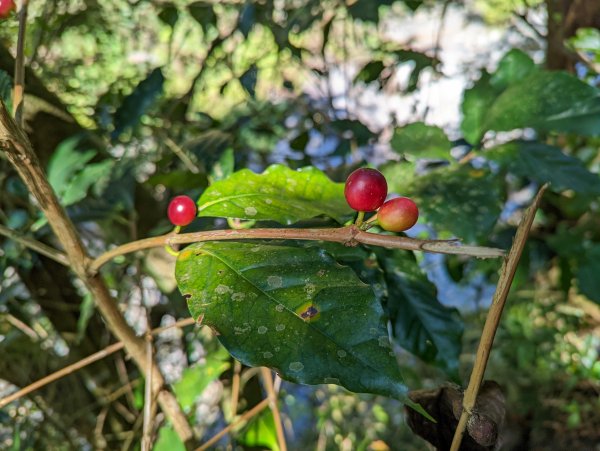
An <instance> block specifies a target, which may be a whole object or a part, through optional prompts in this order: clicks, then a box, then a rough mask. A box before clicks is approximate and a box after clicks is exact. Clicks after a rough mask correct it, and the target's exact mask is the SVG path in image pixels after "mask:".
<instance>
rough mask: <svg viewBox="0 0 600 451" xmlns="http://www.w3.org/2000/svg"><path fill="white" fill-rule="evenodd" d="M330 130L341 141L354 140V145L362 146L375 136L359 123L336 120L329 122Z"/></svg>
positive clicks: (350, 120) (348, 120)
mask: <svg viewBox="0 0 600 451" xmlns="http://www.w3.org/2000/svg"><path fill="white" fill-rule="evenodd" d="M330 125H331V128H332V129H333V130H335V131H336V133H338V135H339V136H340V137H341V138H343V139H354V140H355V141H356V145H358V146H364V145H367V144H368V143H369V141H370V140H371V139H372V138H373V137H374V136H375V135H374V133H373V132H372V131H371V130H369V128H368V127H367V126H366V125H365V124H363V123H362V122H360V121H357V120H352V119H338V120H335V121H332V122H331V124H330Z"/></svg>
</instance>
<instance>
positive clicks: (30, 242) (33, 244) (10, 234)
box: [0, 224, 69, 266]
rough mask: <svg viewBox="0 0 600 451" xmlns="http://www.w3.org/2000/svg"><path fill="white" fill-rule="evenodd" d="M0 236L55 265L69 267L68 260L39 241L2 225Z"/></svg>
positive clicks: (0, 225)
mask: <svg viewBox="0 0 600 451" xmlns="http://www.w3.org/2000/svg"><path fill="white" fill-rule="evenodd" d="M0 235H2V236H5V237H7V238H10V239H11V240H13V241H16V242H17V243H19V244H22V245H23V246H25V247H27V248H29V249H32V250H34V251H36V252H37V253H39V254H42V255H44V256H46V257H48V258H50V259H52V260H54V261H55V262H57V263H60V264H61V265H64V266H69V259H68V258H67V256H66V255H65V254H63V253H62V252H60V251H59V250H56V249H54V248H53V247H50V246H48V245H46V244H44V243H42V242H40V241H37V240H34V239H32V238H28V237H26V236H22V235H20V234H18V233H17V232H15V231H14V230H11V229H9V228H8V227H4V226H3V225H2V224H0Z"/></svg>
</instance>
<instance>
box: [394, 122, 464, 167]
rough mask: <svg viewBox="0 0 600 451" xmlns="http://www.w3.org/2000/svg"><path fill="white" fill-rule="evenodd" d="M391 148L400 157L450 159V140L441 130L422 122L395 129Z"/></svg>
mask: <svg viewBox="0 0 600 451" xmlns="http://www.w3.org/2000/svg"><path fill="white" fill-rule="evenodd" d="M391 146H392V149H393V150H394V151H395V152H397V153H399V154H401V155H411V156H413V157H415V158H445V159H448V158H449V157H450V149H451V147H452V145H451V143H450V140H449V139H448V137H447V136H446V134H445V133H444V131H443V130H442V129H441V128H439V127H435V126H433V125H425V124H424V123H423V122H414V123H412V124H408V125H405V126H404V127H398V128H396V130H395V131H394V136H393V137H392V142H391Z"/></svg>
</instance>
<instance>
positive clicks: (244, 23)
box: [238, 0, 256, 38]
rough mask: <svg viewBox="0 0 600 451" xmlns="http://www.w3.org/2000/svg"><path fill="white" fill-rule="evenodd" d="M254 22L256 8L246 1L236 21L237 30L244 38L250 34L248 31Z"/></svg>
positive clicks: (249, 0) (248, 0)
mask: <svg viewBox="0 0 600 451" xmlns="http://www.w3.org/2000/svg"><path fill="white" fill-rule="evenodd" d="M255 21H256V7H255V6H254V3H253V2H252V0H246V2H245V3H244V7H243V8H242V10H241V12H240V17H239V20H238V30H240V31H241V32H242V34H243V35H244V37H245V38H247V37H248V35H249V34H250V30H252V27H253V26H254V23H255Z"/></svg>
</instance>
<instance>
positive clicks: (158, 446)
mask: <svg viewBox="0 0 600 451" xmlns="http://www.w3.org/2000/svg"><path fill="white" fill-rule="evenodd" d="M152 450H153V451H185V445H184V444H183V442H182V441H181V439H180V438H179V435H177V432H175V430H174V429H173V427H172V426H171V425H165V426H163V427H161V428H160V431H159V432H158V440H156V443H154V446H153V447H152Z"/></svg>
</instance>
